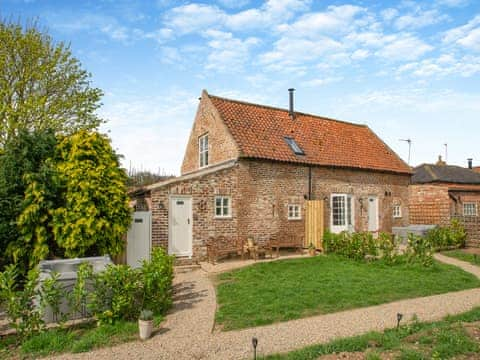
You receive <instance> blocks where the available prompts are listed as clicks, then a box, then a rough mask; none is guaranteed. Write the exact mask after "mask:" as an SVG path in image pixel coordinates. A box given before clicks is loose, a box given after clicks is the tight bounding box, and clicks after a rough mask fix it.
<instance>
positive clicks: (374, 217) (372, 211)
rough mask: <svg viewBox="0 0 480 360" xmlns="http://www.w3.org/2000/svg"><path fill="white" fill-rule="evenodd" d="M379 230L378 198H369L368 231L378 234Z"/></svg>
mask: <svg viewBox="0 0 480 360" xmlns="http://www.w3.org/2000/svg"><path fill="white" fill-rule="evenodd" d="M378 228H379V220H378V198H377V197H376V196H369V197H368V231H372V232H376V231H378Z"/></svg>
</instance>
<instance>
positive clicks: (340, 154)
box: [208, 95, 411, 174]
mask: <svg viewBox="0 0 480 360" xmlns="http://www.w3.org/2000/svg"><path fill="white" fill-rule="evenodd" d="M208 96H209V98H210V100H211V101H212V103H213V104H214V106H215V107H216V108H217V110H218V112H219V113H220V116H221V117H222V119H223V121H224V122H225V124H226V125H227V127H228V129H229V130H230V133H231V134H232V136H233V138H234V140H235V141H236V143H237V144H238V146H239V148H240V152H241V156H242V157H247V158H258V159H269V160H277V161H286V162H294V163H304V164H312V165H322V166H335V167H345V168H357V169H366V170H377V171H386V172H394V173H404V174H410V173H411V168H410V167H409V166H408V165H407V164H406V163H405V162H404V161H403V160H402V159H400V157H399V156H398V155H397V154H396V153H395V152H394V151H393V150H392V149H390V148H389V147H388V146H387V145H386V144H385V143H384V142H383V141H382V140H381V139H380V138H379V137H378V136H377V135H376V134H375V133H374V132H373V131H372V130H371V129H370V128H369V127H368V126H366V125H359V124H352V123H348V122H344V121H339V120H334V119H329V118H325V117H321V116H315V115H310V114H304V113H301V112H295V118H294V119H292V118H291V117H290V115H289V112H288V110H286V109H279V108H274V107H270V106H264V105H257V104H251V103H247V102H243V101H237V100H230V99H225V98H221V97H218V96H213V95H208ZM285 137H290V138H293V139H294V140H295V142H296V143H297V144H298V145H299V146H300V148H301V149H302V150H303V151H304V153H305V155H296V154H295V153H294V152H293V151H292V149H291V148H290V146H289V145H288V144H287V142H286V141H285Z"/></svg>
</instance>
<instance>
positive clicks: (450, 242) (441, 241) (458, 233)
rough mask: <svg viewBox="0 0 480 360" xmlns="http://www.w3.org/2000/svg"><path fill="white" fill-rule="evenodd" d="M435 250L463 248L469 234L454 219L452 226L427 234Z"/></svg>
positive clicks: (439, 228)
mask: <svg viewBox="0 0 480 360" xmlns="http://www.w3.org/2000/svg"><path fill="white" fill-rule="evenodd" d="M427 238H429V240H430V242H431V243H432V245H433V247H434V248H435V250H437V251H438V250H446V249H451V248H463V247H465V242H466V240H467V233H466V231H465V229H464V227H463V226H462V224H460V222H459V221H458V220H457V219H453V220H452V222H451V224H450V226H444V227H436V228H434V229H432V230H430V231H429V232H428V234H427Z"/></svg>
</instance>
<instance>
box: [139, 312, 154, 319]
mask: <svg viewBox="0 0 480 360" xmlns="http://www.w3.org/2000/svg"><path fill="white" fill-rule="evenodd" d="M139 319H140V320H143V321H150V320H153V311H151V310H142V311H141V312H140V316H139Z"/></svg>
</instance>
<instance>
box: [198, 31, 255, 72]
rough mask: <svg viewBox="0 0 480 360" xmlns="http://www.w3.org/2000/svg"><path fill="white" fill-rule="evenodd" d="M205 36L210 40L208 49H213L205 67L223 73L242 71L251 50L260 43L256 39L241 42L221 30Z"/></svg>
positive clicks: (210, 32) (250, 38)
mask: <svg viewBox="0 0 480 360" xmlns="http://www.w3.org/2000/svg"><path fill="white" fill-rule="evenodd" d="M204 36H205V37H206V38H207V39H208V47H209V48H210V49H211V51H210V53H209V55H208V57H207V63H206V66H205V67H206V69H212V70H216V71H221V72H222V71H226V72H232V71H240V70H242V68H243V66H244V64H245V63H246V62H247V61H248V60H249V58H250V50H251V48H252V47H254V46H256V45H258V44H259V43H260V40H259V39H258V38H255V37H249V38H246V39H245V40H241V39H238V38H235V37H234V36H233V35H232V33H229V32H223V31H219V30H207V31H206V32H205V33H204Z"/></svg>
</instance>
